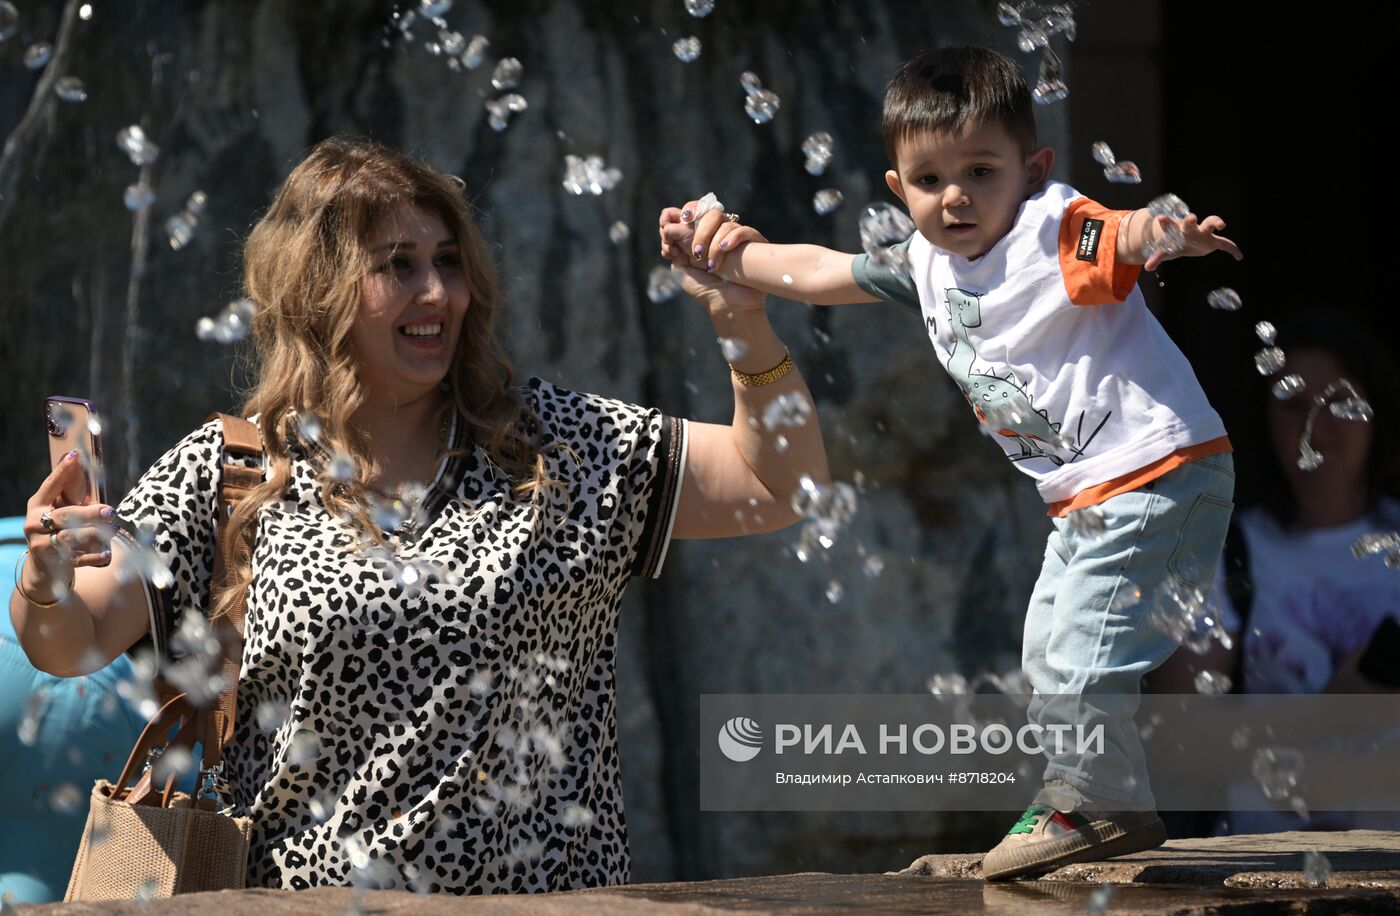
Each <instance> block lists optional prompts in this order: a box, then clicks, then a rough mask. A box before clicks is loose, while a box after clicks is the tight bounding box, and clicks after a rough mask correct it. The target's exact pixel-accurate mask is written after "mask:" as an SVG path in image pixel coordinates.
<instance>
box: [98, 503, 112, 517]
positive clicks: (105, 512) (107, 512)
mask: <svg viewBox="0 0 1400 916" xmlns="http://www.w3.org/2000/svg"><path fill="white" fill-rule="evenodd" d="M97 514H98V515H100V516H102V517H103V518H112V517H113V516H115V515H116V514H117V513H116V511H115V510H114V509H113V508H112V507H111V506H103V507H102V511H101V512H99V513H97Z"/></svg>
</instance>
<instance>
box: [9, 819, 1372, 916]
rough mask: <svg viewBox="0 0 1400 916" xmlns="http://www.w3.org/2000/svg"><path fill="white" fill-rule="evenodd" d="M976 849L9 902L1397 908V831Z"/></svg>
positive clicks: (76, 912) (698, 910)
mask: <svg viewBox="0 0 1400 916" xmlns="http://www.w3.org/2000/svg"><path fill="white" fill-rule="evenodd" d="M1309 850H1316V851H1318V852H1321V853H1322V854H1323V855H1325V856H1327V859H1328V861H1329V862H1330V864H1331V867H1332V869H1333V875H1332V877H1331V878H1330V879H1329V880H1328V882H1327V885H1326V886H1325V887H1319V888H1313V887H1309V886H1307V884H1306V882H1305V881H1304V879H1303V875H1302V867H1303V854H1304V853H1306V852H1308V851H1309ZM980 864H981V856H980V855H971V856H969V855H941V856H925V857H923V858H921V859H919V860H918V861H917V862H915V863H914V864H913V865H911V866H910V867H909V868H907V869H905V870H904V871H903V872H899V873H890V874H884V875H831V874H821V873H812V874H797V875H774V876H769V877H757V878H731V879H727V880H721V881H694V882H678V883H672V884H634V885H628V886H625V887H610V888H593V889H589V890H581V891H569V892H565V893H554V894H536V895H533V896H514V897H498V896H493V897H451V896H445V895H436V896H429V897H421V896H416V895H414V894H409V893H404V892H400V891H370V892H368V893H365V894H363V895H362V896H360V897H359V898H358V900H357V897H356V893H355V891H353V890H351V889H349V888H316V889H313V890H309V891H300V892H297V891H273V890H266V889H252V890H245V891H223V892H220V893H215V894H190V895H188V896H184V897H176V898H173V899H169V900H156V901H152V902H150V903H147V904H140V903H137V902H135V901H130V902H127V901H122V902H118V903H88V904H46V905H43V906H20V907H16V909H17V910H18V911H19V912H20V913H23V914H26V916H27V914H45V913H49V912H53V913H54V914H58V913H60V912H61V913H63V914H65V916H66V914H72V916H88V914H90V916H98V914H102V916H105V914H127V913H131V914H136V913H140V914H149V916H173V914H187V913H200V914H206V913H213V914H243V913H258V914H259V916H277V914H283V913H288V914H290V913H296V914H322V913H324V914H334V916H341V914H345V913H346V912H347V911H348V910H350V908H351V907H352V905H354V904H356V903H358V906H359V908H360V911H361V912H363V913H365V914H378V913H394V912H401V913H410V912H411V913H414V914H419V913H422V914H428V916H433V914H449V913H450V914H461V913H467V914H476V913H500V914H506V916H513V914H545V916H549V914H565V913H567V914H570V916H595V914H596V916H603V914H609V916H610V914H624V916H627V914H641V913H656V912H661V913H665V914H667V916H683V914H714V913H725V912H746V913H796V912H801V913H843V914H844V913H850V912H855V911H862V912H890V913H894V912H907V913H912V912H920V913H948V914H955V913H956V914H961V913H967V912H983V913H988V914H1005V916H1026V913H1027V912H1028V911H1030V912H1034V913H1083V912H1085V910H1086V909H1088V908H1089V907H1090V906H1094V907H1097V908H1098V909H1097V910H1096V911H1098V912H1103V911H1105V910H1106V911H1111V912H1113V913H1144V914H1145V913H1162V912H1172V913H1176V914H1187V913H1231V912H1238V913H1241V914H1243V913H1260V912H1268V913H1276V912H1299V913H1302V912H1306V913H1310V914H1312V913H1338V914H1341V913H1345V914H1370V913H1377V914H1379V913H1386V914H1391V913H1395V912H1400V833H1391V832H1386V831H1378V830H1353V831H1347V832H1338V833H1280V834H1270V835H1262V836H1239V837H1218V838H1212V839H1199V840H1173V841H1171V842H1169V843H1167V845H1165V846H1163V847H1162V848H1160V849H1156V850H1153V851H1151V852H1145V853H1137V854H1135V855H1131V856H1124V857H1123V858H1120V859H1113V860H1109V861H1106V862H1096V863H1083V864H1080V865H1071V866H1066V867H1065V868H1062V869H1059V870H1058V871H1055V872H1052V873H1051V874H1050V875H1047V876H1046V877H1045V878H1044V879H1042V880H1038V881H1013V882H997V883H988V882H985V881H982V880H980V879H979V878H977V877H976V875H977V869H978V867H979V866H980Z"/></svg>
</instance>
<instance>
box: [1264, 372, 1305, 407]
mask: <svg viewBox="0 0 1400 916" xmlns="http://www.w3.org/2000/svg"><path fill="white" fill-rule="evenodd" d="M1304 385H1305V383H1304V382H1303V377H1302V376H1301V375H1285V376H1283V377H1282V378H1280V379H1279V380H1278V381H1276V382H1274V384H1273V387H1272V388H1270V389H1269V390H1270V391H1272V392H1273V394H1274V397H1276V398H1278V399H1279V400H1280V401H1286V400H1288V399H1289V398H1291V397H1294V396H1296V395H1298V394H1300V393H1301V392H1302V390H1303V388H1304Z"/></svg>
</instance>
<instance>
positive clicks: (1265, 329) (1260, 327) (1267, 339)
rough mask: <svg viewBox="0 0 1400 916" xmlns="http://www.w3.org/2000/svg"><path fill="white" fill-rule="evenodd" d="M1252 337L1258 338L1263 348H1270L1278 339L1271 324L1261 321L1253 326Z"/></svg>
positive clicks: (1276, 332)
mask: <svg viewBox="0 0 1400 916" xmlns="http://www.w3.org/2000/svg"><path fill="white" fill-rule="evenodd" d="M1254 335H1255V336H1256V337H1258V338H1259V341H1260V342H1261V343H1263V344H1264V345H1265V346H1270V347H1271V346H1273V344H1274V340H1275V339H1276V338H1277V337H1278V331H1277V330H1276V329H1275V328H1274V326H1273V323H1272V322H1269V321H1261V322H1259V323H1258V324H1256V325H1255V326H1254Z"/></svg>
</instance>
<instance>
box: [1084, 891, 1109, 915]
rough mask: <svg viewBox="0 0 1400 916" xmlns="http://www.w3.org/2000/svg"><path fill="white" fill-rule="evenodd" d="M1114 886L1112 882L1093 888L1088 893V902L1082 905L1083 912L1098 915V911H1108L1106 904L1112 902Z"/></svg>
mask: <svg viewBox="0 0 1400 916" xmlns="http://www.w3.org/2000/svg"><path fill="white" fill-rule="evenodd" d="M1113 893H1114V887H1113V885H1112V884H1108V883H1104V884H1100V885H1099V886H1098V887H1096V888H1094V892H1093V893H1092V894H1090V895H1089V902H1088V903H1086V904H1085V905H1084V912H1085V913H1087V914H1092V916H1098V914H1100V913H1107V912H1108V905H1109V904H1110V903H1112V902H1113Z"/></svg>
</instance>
